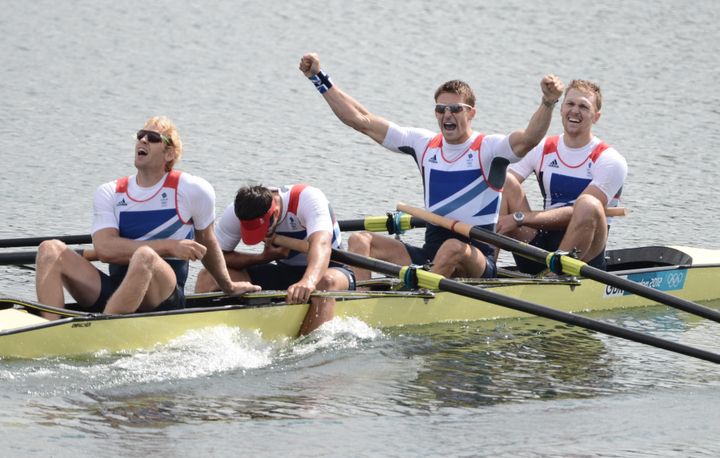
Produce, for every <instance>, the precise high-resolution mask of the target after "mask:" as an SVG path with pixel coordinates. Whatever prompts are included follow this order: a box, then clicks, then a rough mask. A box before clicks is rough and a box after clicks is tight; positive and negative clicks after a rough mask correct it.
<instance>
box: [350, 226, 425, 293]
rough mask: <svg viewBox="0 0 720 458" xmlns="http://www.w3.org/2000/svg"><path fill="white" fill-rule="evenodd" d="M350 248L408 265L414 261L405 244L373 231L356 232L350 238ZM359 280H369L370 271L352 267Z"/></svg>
mask: <svg viewBox="0 0 720 458" xmlns="http://www.w3.org/2000/svg"><path fill="white" fill-rule="evenodd" d="M348 250H349V251H350V252H352V253H357V254H360V255H362V256H370V257H372V258H375V259H380V260H382V261H388V262H393V263H395V264H401V265H407V264H410V263H412V260H411V259H410V254H408V252H407V249H406V248H405V245H404V244H403V243H402V242H401V241H399V240H396V239H394V238H391V237H387V236H384V235H379V234H375V233H372V232H365V231H363V232H356V233H354V234H352V235H351V236H350V238H349V239H348ZM351 269H352V271H353V272H354V273H355V278H356V279H357V281H363V280H369V279H370V271H369V270H365V269H360V268H357V267H351Z"/></svg>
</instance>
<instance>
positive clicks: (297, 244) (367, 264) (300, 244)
mask: <svg viewBox="0 0 720 458" xmlns="http://www.w3.org/2000/svg"><path fill="white" fill-rule="evenodd" d="M274 243H275V244H277V245H280V246H283V247H286V248H290V249H292V250H295V251H301V252H307V250H308V243H307V242H306V241H304V240H297V239H293V238H290V237H284V236H282V235H278V236H276V237H275V241H274ZM331 257H332V259H333V260H334V261H337V262H340V263H343V264H347V265H351V266H355V267H359V268H361V269H367V270H372V271H373V272H379V273H382V274H385V275H393V276H397V277H399V278H400V280H402V281H404V282H405V284H406V285H407V286H410V287H420V288H427V289H431V290H440V291H447V292H450V293H454V294H457V295H460V296H465V297H469V298H471V299H477V300H480V301H485V302H489V303H492V304H496V305H500V306H502V307H507V308H511V309H513V310H518V311H521V312H525V313H529V314H531V315H537V316H540V317H543V318H548V319H551V320H555V321H560V322H562V323H565V324H570V325H573V326H579V327H581V328H585V329H589V330H591V331H596V332H600V333H603V334H608V335H611V336H615V337H620V338H622V339H628V340H632V341H634V342H638V343H642V344H646V345H650V346H653V347H657V348H662V349H663V350H668V351H672V352H675V353H680V354H683V355H686V356H692V357H694V358H699V359H702V360H705V361H710V362H713V363H717V364H720V354H717V353H712V352H709V351H706V350H702V349H699V348H695V347H690V346H688V345H685V344H681V343H677V342H672V341H669V340H665V339H661V338H659V337H655V336H651V335H648V334H643V333H640V332H637V331H632V330H630V329H625V328H621V327H620V326H615V325H613V324H609V323H604V322H602V321H597V320H593V319H591V318H587V317H584V316H581V315H574V314H572V313H567V312H563V311H561V310H556V309H553V308H550V307H545V306H543V305H540V304H535V303H532V302H528V301H525V300H523V299H517V298H514V297H509V296H505V295H503V294H499V293H496V292H494V291H490V290H488V289H483V288H478V287H476V286H471V285H466V284H464V283H461V282H458V281H455V280H451V279H448V278H445V277H443V276H442V275H438V274H435V273H432V272H428V271H425V270H417V269H415V268H413V267H410V266H404V267H403V266H399V265H397V264H392V263H389V262H386V261H380V260H378V259H373V258H368V257H365V256H361V255H359V254H355V253H350V252H347V251H342V250H336V249H333V250H332V255H331ZM408 280H412V281H408ZM415 280H416V282H417V283H416V284H415V285H413V284H409V285H408V283H413V282H414V281H415ZM478 306H479V304H478Z"/></svg>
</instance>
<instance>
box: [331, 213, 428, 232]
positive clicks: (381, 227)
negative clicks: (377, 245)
mask: <svg viewBox="0 0 720 458" xmlns="http://www.w3.org/2000/svg"><path fill="white" fill-rule="evenodd" d="M398 223H399V229H400V230H401V231H406V230H408V229H413V228H416V227H425V221H423V220H422V219H421V218H415V217H412V216H410V215H401V216H400V217H398V218H397V221H395V218H394V216H393V215H385V216H366V217H365V218H360V219H346V220H340V221H338V225H339V226H340V230H341V231H370V232H388V233H390V234H394V233H396V232H397V230H396V229H397V228H396V227H395V226H396V225H398Z"/></svg>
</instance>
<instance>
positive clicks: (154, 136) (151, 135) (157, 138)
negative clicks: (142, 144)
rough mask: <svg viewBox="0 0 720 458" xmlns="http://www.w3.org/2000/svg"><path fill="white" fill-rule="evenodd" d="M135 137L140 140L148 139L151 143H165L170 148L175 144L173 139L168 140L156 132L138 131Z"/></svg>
mask: <svg viewBox="0 0 720 458" xmlns="http://www.w3.org/2000/svg"><path fill="white" fill-rule="evenodd" d="M135 136H136V137H137V139H138V140H142V139H143V137H147V139H148V141H149V142H150V143H160V142H163V143H165V144H166V145H168V146H172V144H173V142H172V140H171V139H169V138H167V137H166V136H164V135H163V134H161V133H160V132H155V131H154V130H145V129H140V130H138V131H137V134H136V135H135Z"/></svg>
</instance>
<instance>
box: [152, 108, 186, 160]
mask: <svg viewBox="0 0 720 458" xmlns="http://www.w3.org/2000/svg"><path fill="white" fill-rule="evenodd" d="M148 127H153V130H156V131H157V132H160V133H161V134H163V135H164V136H166V137H167V138H169V139H170V142H171V144H170V145H166V146H165V147H166V148H172V149H173V151H174V152H175V157H174V158H173V159H172V160H170V161H168V162H166V163H165V171H166V172H169V171H170V170H172V168H173V166H174V165H175V163H177V162H178V161H180V158H181V157H182V150H183V147H182V140H180V134H178V131H177V127H175V123H174V122H172V121H171V120H170V118H168V117H167V116H153V117H152V118H150V119H148V120H147V121H145V126H144V128H146V129H147V128H148Z"/></svg>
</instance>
